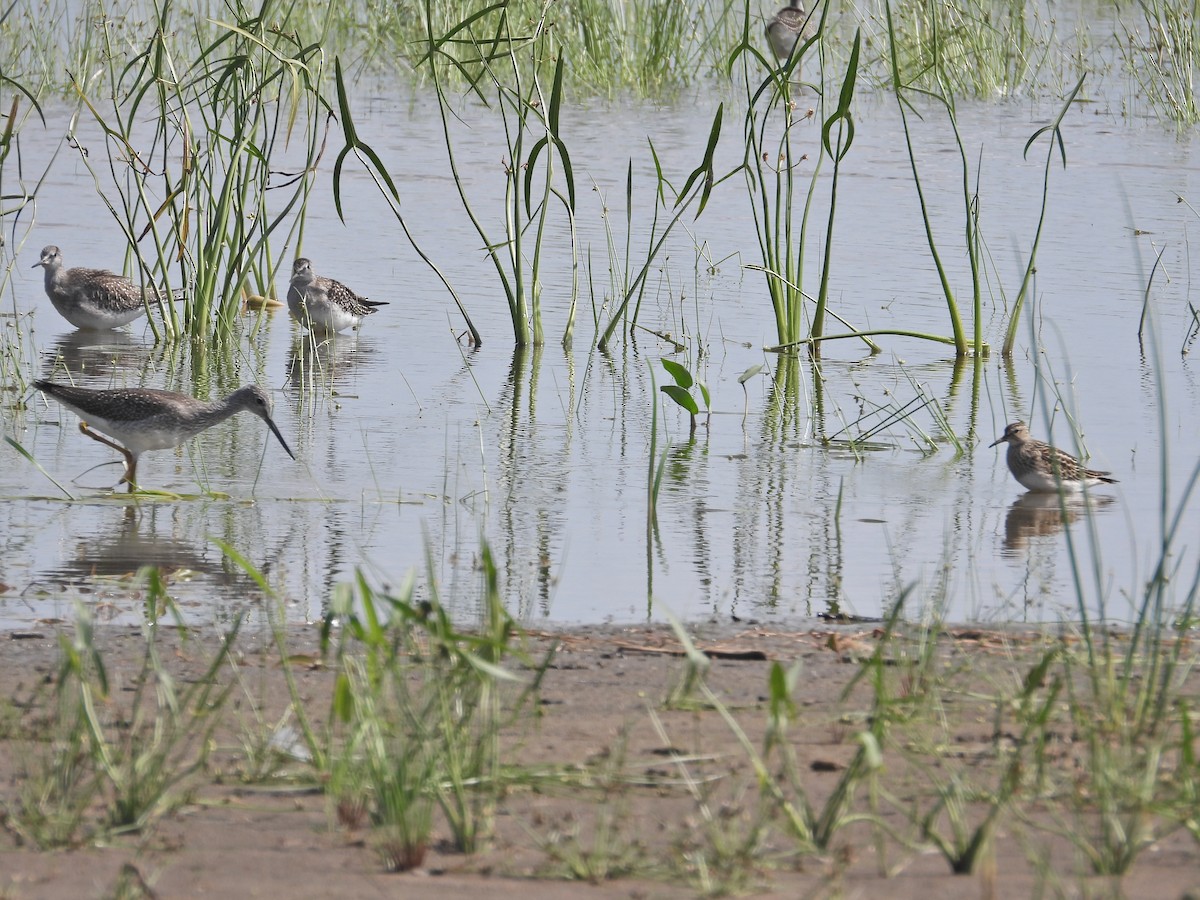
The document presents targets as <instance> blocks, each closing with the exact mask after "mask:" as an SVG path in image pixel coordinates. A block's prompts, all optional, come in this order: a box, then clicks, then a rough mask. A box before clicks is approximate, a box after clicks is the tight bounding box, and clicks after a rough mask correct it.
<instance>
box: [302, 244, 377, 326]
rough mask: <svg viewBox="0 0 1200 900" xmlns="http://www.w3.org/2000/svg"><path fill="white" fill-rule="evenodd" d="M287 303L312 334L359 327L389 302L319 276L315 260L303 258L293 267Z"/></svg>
mask: <svg viewBox="0 0 1200 900" xmlns="http://www.w3.org/2000/svg"><path fill="white" fill-rule="evenodd" d="M287 301H288V309H289V310H291V313H292V315H293V316H294V317H295V319H296V321H297V322H299V323H300V324H301V325H303V326H304V327H306V328H307V329H308V330H309V331H314V332H319V333H320V332H324V333H326V334H332V333H334V332H338V331H345V330H346V329H347V328H354V327H357V325H358V323H359V322H361V321H362V320H363V317H364V316H369V315H371V314H372V313H374V312H377V311H378V310H377V309H376V307H379V306H387V305H388V304H387V301H386V300H368V299H367V298H366V297H360V296H359V295H358V294H356V293H355V292H354V291H352V290H350V288H348V287H346V285H344V284H342V283H341V282H340V281H334V280H333V279H332V278H325V277H324V276H322V275H318V274H317V273H316V272H315V271H313V264H312V260H310V259H307V258H306V257H303V256H301V257H300V258H298V259H297V260H296V261H295V263H293V264H292V282H291V285H290V286H289V287H288V294H287Z"/></svg>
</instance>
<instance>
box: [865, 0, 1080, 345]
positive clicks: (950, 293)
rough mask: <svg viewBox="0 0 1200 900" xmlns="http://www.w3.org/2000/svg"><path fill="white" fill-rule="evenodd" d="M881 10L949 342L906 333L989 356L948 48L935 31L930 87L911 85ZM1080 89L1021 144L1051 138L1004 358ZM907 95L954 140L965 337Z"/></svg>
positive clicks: (973, 200) (972, 199)
mask: <svg viewBox="0 0 1200 900" xmlns="http://www.w3.org/2000/svg"><path fill="white" fill-rule="evenodd" d="M885 11H886V14H887V25H888V41H889V46H890V48H891V59H892V89H893V91H894V92H895V95H896V103H897V106H898V107H899V110H900V119H901V123H902V125H903V128H904V141H905V147H906V149H907V151H908V158H909V163H910V166H911V169H912V174H913V184H914V186H915V187H916V190H917V199H918V201H919V203H920V207H921V221H922V225H923V227H924V232H925V239H926V243H927V245H928V247H929V254H930V257H931V259H932V260H933V264H934V267H935V268H936V270H937V273H938V281H939V283H940V285H941V288H942V293H943V296H944V297H945V301H946V310H947V314H948V316H949V320H950V331H951V336H950V337H943V336H939V335H934V334H928V333H913V332H909V333H908V334H909V336H911V337H919V338H922V339H925V340H931V341H938V342H941V343H947V344H953V346H954V350H955V355H956V356H958V357H960V358H961V357H965V356H976V357H978V356H986V355H987V354H988V352H989V351H990V347H989V345H988V343H987V342H986V340H985V339H984V335H983V324H984V316H983V299H984V298H983V266H984V260H985V258H986V256H985V252H984V247H983V240H982V236H981V233H980V228H979V221H980V205H981V199H980V197H979V185H978V180H977V179H978V175H976V181H975V183H974V184H972V175H971V164H970V162H969V160H968V158H967V151H966V146H965V144H964V142H963V136H962V132H961V131H960V130H959V126H958V114H957V109H956V106H955V93H954V87H953V81H952V79H951V78H950V76H949V75H948V74H947V73H946V63H945V60H946V54H947V53H949V51H950V48H948V47H946V46H943V45H942V44H940V43H939V42H938V40H937V31H936V30H935V32H934V37H933V39H932V41H931V43H930V47H929V52H930V54H931V60H930V65H929V69H928V71H925V70H922V78H928V79H932V82H933V85H934V86H933V87H931V88H925V87H921V86H919V85H918V84H916V83H915V82H914V80H911V79H910V78H909V77H906V76H904V75H902V73H901V66H900V59H901V50H900V47H899V38H898V35H897V27H896V21H895V19H894V18H893V14H892V6H891V4H890V3H888V4H886V6H885ZM1082 86H1083V79H1082V78H1080V80H1079V81H1078V82H1076V84H1075V87H1074V88H1073V89H1072V90H1071V91H1070V92H1068V94H1067V97H1066V100H1065V102H1064V103H1063V105H1062V107H1061V108H1060V109H1059V112H1058V115H1057V116H1056V117H1055V119H1054V121H1053V122H1052V123H1051V124H1049V125H1047V126H1045V127H1043V128H1040V129H1038V131H1036V132H1035V133H1034V134H1033V136H1032V137H1031V138H1030V139H1029V141H1028V142H1027V143H1026V145H1025V152H1026V153H1028V152H1029V149H1030V147H1032V146H1033V144H1034V143H1035V142H1036V141H1037V140H1038V138H1040V137H1041V136H1042V135H1044V134H1049V135H1050V143H1049V148H1048V153H1047V158H1046V166H1045V172H1044V176H1043V180H1042V203H1041V212H1040V215H1039V218H1038V223H1037V229H1036V231H1035V234H1034V238H1033V241H1032V245H1031V248H1030V251H1029V259H1028V260H1027V262H1026V266H1025V272H1024V276H1023V278H1022V281H1021V286H1020V289H1019V291H1018V293H1017V297H1016V299H1015V301H1014V304H1013V309H1012V316H1011V319H1010V322H1009V326H1008V330H1007V334H1006V336H1005V341H1004V349H1003V352H1004V354H1005V355H1006V356H1007V355H1008V354H1010V353H1011V352H1012V348H1013V344H1014V341H1015V335H1016V330H1017V326H1018V323H1019V321H1020V313H1021V309H1022V307H1023V305H1024V301H1025V298H1026V296H1027V295H1028V291H1029V289H1030V286H1031V284H1032V279H1033V274H1034V272H1035V271H1036V259H1037V249H1038V246H1039V243H1040V241H1041V237H1042V229H1043V227H1044V225H1045V221H1046V211H1047V207H1048V203H1049V196H1050V171H1051V163H1052V161H1053V158H1054V150H1055V149H1056V148H1057V150H1058V151H1059V155H1060V157H1061V159H1062V163H1063V165H1064V167H1065V166H1066V149H1065V145H1064V142H1063V137H1062V130H1061V127H1062V122H1063V119H1064V117H1065V116H1066V113H1067V110H1068V109H1069V108H1070V106H1071V104H1072V103H1073V102H1074V100H1075V98H1076V96H1078V94H1079V90H1080V88H1081V87H1082ZM910 95H915V96H917V97H923V98H926V99H929V100H932V101H934V103H935V104H936V105H937V106H939V107H941V108H942V109H943V110H944V111H945V113H946V118H947V121H948V123H949V125H950V129H951V131H952V133H953V135H954V144H955V147H956V149H957V151H958V159H959V164H960V172H961V181H962V187H961V190H962V202H963V243H964V246H965V248H966V254H967V260H968V263H969V265H970V273H971V274H970V287H971V321H972V330H971V333H970V335H968V333H967V329H966V327H965V326H964V324H963V317H962V313H961V312H960V309H959V303H958V297H957V294H956V291H955V289H954V287H953V285H952V284H951V280H950V276H949V274H948V272H947V271H946V267H945V264H944V263H943V261H942V254H941V252H940V251H939V249H938V243H937V239H936V237H935V235H934V226H933V222H932V220H931V217H930V212H929V206H928V203H927V202H926V198H925V188H924V186H923V184H922V181H921V173H920V170H919V169H918V166H917V149H916V146H915V145H914V142H913V133H912V128H911V127H910V122H909V115H910V114H913V115H916V116H918V117H919V116H920V113H919V112H918V111H917V109H916V107H915V106H914V105H913V101H912V99H910Z"/></svg>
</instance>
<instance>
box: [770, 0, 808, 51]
mask: <svg viewBox="0 0 1200 900" xmlns="http://www.w3.org/2000/svg"><path fill="white" fill-rule="evenodd" d="M812 36H813V26H812V21H811V17H810V16H809V15H807V14H806V13H805V12H804V6H803V4H802V3H801V2H800V0H788V5H787V6H785V7H784V8H783V9H781V10H779V12H777V13H775V15H774V16H773V17H772V18H771V20H770V21H769V22H767V40H768V41H770V42H771V50H772V52H774V54H775V57H776V58H777V59H779V60H786V59H789V58H790V57H791V55H792V51H793V50H794V49H795V47H796V44H797V43H800V42H803V41H807V40H808V39H809V38H810V37H812Z"/></svg>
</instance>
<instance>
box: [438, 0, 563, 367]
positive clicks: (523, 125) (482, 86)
mask: <svg viewBox="0 0 1200 900" xmlns="http://www.w3.org/2000/svg"><path fill="white" fill-rule="evenodd" d="M423 12H424V21H425V25H426V34H425V41H426V47H427V51H426V53H425V55H424V57H423V58H422V61H421V64H422V65H423V66H424V68H425V70H426V71H427V72H428V74H429V76H430V78H431V80H432V82H433V86H434V90H435V91H436V93H437V98H438V111H439V113H440V115H441V121H442V138H443V141H444V143H445V147H446V153H447V156H448V158H449V163H450V170H451V174H452V176H453V178H454V184H455V188H456V190H457V191H458V196H459V199H460V201H461V202H462V205H463V208H464V210H465V211H466V213H467V216H468V217H469V218H470V220H471V224H472V226H473V227H474V228H475V231H476V233H477V234H478V235H479V237H480V239H481V240H482V242H483V246H484V251H485V252H486V254H487V256H488V258H489V260H490V261H491V263H492V266H493V267H494V268H495V270H496V276H497V278H498V279H499V281H500V285H501V287H502V289H503V291H504V296H505V299H506V300H507V303H508V311H509V316H510V318H511V320H512V327H513V340H514V342H515V343H516V344H517V345H518V346H525V345H528V344H535V345H536V344H542V343H543V342H544V339H545V336H544V330H543V323H542V311H541V297H542V254H543V252H544V251H549V249H550V244H551V241H553V240H554V238H555V236H556V235H557V233H558V231H559V229H560V228H562V230H563V231H564V232H565V233H566V234H567V235H568V243H569V248H570V252H571V254H572V256H573V257H574V258H576V260H577V256H576V239H575V177H574V171H573V168H572V165H571V157H570V154H569V152H568V151H567V146H566V143H565V142H564V141H563V139H562V135H561V131H560V123H559V114H560V112H561V109H562V102H563V73H564V71H565V69H564V66H565V62H564V60H563V59H562V58H561V57H560V58H559V59H558V62H557V64H556V65H555V68H554V72H553V76H552V79H551V80H550V82H549V84H547V83H546V80H545V79H544V77H543V75H542V73H541V71H540V70H539V68H538V67H537V66H536V65H535V66H531V67H528V68H527V67H526V63H527V62H528V60H530V59H538V58H540V57H541V56H542V55H543V54H545V53H546V52H547V51H548V38H547V28H548V27H549V23H548V22H547V20H546V12H547V11H546V10H543V11H542V14H541V15H540V16H539V17H537V18H536V19H534V20H532V21H531V22H529V23H528V25H527V26H526V23H523V22H515V21H514V20H513V19H512V17H511V16H510V15H509V10H508V5H507V4H506V3H503V2H500V3H493V4H489V5H488V6H486V7H485V8H483V9H482V10H480V11H478V12H476V13H474V14H473V15H471V16H469V17H468V18H466V19H463V20H461V21H458V22H456V23H454V24H453V25H451V26H450V28H449V30H447V31H445V32H441V31H436V30H435V27H434V21H435V17H434V3H433V0H425V4H424V10H423ZM464 54H465V55H466V58H465V59H463V58H460V57H462V56H463V55H464ZM447 71H455V72H457V73H458V74H460V75H461V76H462V77H463V78H464V79H465V80H466V83H467V86H468V91H469V93H470V95H472V96H473V97H474V98H475V99H477V100H478V101H479V103H480V104H482V105H483V107H484V108H487V109H492V110H494V112H495V113H496V114H497V115H498V116H499V117H500V121H501V126H502V128H503V131H504V135H505V146H506V148H507V158H506V159H505V161H504V162H503V179H504V220H503V233H504V236H503V238H501V239H499V240H497V239H493V238H492V237H491V236H490V235H489V232H488V230H487V228H485V226H484V222H483V219H482V217H481V215H480V214H479V213H477V212H476V209H475V206H474V205H473V203H472V201H471V199H470V198H469V197H468V194H467V188H466V185H465V184H464V177H463V174H462V172H460V170H459V164H458V159H457V157H456V155H455V150H454V138H453V135H452V125H451V118H452V117H453V116H454V115H455V113H454V110H453V106H454V102H453V100H452V98H451V97H450V96H449V94H448V93H447V89H448V86H447V84H446V73H447ZM539 162H540V166H539ZM563 226H565V228H563ZM573 268H577V267H573ZM576 299H577V283H576V284H573V285H572V288H571V289H570V294H569V306H570V310H569V312H568V315H567V322H566V324H565V326H564V328H563V334H562V340H563V342H564V344H569V343H570V342H571V338H572V334H573V328H574V310H575V301H576Z"/></svg>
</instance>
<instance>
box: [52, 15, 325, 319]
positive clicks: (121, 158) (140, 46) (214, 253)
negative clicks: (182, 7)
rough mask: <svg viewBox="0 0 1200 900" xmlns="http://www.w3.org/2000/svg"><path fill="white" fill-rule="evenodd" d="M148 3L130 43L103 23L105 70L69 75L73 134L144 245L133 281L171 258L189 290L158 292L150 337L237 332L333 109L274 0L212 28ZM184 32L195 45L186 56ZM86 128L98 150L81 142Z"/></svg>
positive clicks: (147, 281)
mask: <svg viewBox="0 0 1200 900" xmlns="http://www.w3.org/2000/svg"><path fill="white" fill-rule="evenodd" d="M155 12H156V20H155V22H154V28H153V29H152V31H151V32H150V34H149V36H148V37H146V38H145V39H144V40H137V41H134V42H133V43H132V45H130V46H121V45H120V44H119V42H118V41H119V38H118V36H116V35H115V34H114V33H113V32H112V30H111V29H104V30H103V31H102V40H103V41H104V47H103V53H102V59H103V62H104V65H103V66H101V67H100V68H99V69H98V70H96V71H92V72H90V73H89V74H86V75H85V74H82V73H80V74H79V75H78V76H77V77H75V78H73V79H72V86H73V89H74V91H75V93H76V95H77V96H78V99H79V102H80V113H77V116H76V119H75V121H73V124H72V127H71V130H70V134H69V141H70V143H71V145H72V146H73V147H74V148H75V149H77V150H78V151H79V160H80V163H81V165H83V166H84V167H85V168H86V169H87V170H88V171H89V172H90V174H91V176H92V179H93V181H94V184H95V189H96V191H97V193H98V194H99V195H100V197H101V198H102V199H103V201H104V202H105V204H106V205H107V206H108V209H109V211H110V213H111V214H112V217H113V219H114V221H115V222H116V224H117V226H118V227H119V228H120V229H121V231H122V232H123V233H124V235H125V237H126V239H127V241H128V244H129V246H130V248H135V247H139V246H146V245H147V244H148V245H149V250H147V251H141V252H139V253H137V254H136V258H134V259H133V260H132V263H133V269H134V270H135V277H140V278H141V279H142V280H143V284H144V285H147V286H150V285H153V284H156V283H162V282H165V281H168V280H169V277H168V276H169V273H170V272H171V271H172V268H173V267H177V271H178V278H179V279H180V280H182V282H183V285H184V286H185V287H186V299H185V302H184V304H183V305H182V312H181V313H180V312H179V311H178V310H177V308H176V305H175V304H172V303H169V302H164V301H163V300H161V299H159V301H158V305H159V307H160V309H159V314H160V317H161V318H162V319H163V325H162V328H163V332H162V334H160V332H159V326H158V323H157V321H156V320H155V317H153V316H152V317H151V322H152V324H153V327H154V328H155V334H156V336H167V337H173V336H175V335H178V334H182V333H184V332H186V333H188V334H189V335H190V336H192V337H194V338H202V339H205V340H207V339H208V338H209V337H210V335H211V334H212V333H213V329H216V332H218V333H220V334H223V335H227V334H229V332H230V331H231V330H232V328H233V325H234V321H235V319H236V316H237V314H238V311H239V309H240V300H241V296H242V293H243V290H244V289H245V288H247V286H249V287H250V288H251V293H256V294H261V295H264V296H265V295H270V294H271V293H272V289H271V286H270V285H271V283H272V282H273V280H274V275H275V271H276V268H277V267H278V261H276V260H275V259H274V258H273V257H272V255H271V246H272V238H273V237H275V236H276V232H278V231H282V232H287V231H289V230H290V229H295V228H297V227H298V225H299V224H300V222H302V220H303V215H302V212H303V209H304V205H305V203H306V201H307V197H308V192H309V189H310V186H311V180H312V177H313V170H314V167H315V165H316V163H317V161H318V160H319V159H320V156H321V152H322V149H323V145H324V139H325V131H324V119H325V117H326V114H327V113H328V111H329V104H328V103H327V102H326V101H325V99H324V98H323V96H322V90H323V83H324V54H323V53H322V50H321V47H320V45H319V44H307V43H304V42H303V40H302V39H301V38H300V37H299V35H298V34H297V32H295V31H293V30H290V29H289V28H288V24H289V20H288V15H287V9H286V7H285V5H284V4H282V3H274V2H272V0H268V2H267V3H265V4H263V5H262V6H261V7H259V8H256V9H252V8H250V7H248V6H246V5H244V4H241V3H236V4H233V5H230V6H228V7H227V8H226V9H225V10H224V11H223V13H222V14H221V17H220V18H219V19H217V20H214V21H213V22H211V23H210V22H207V21H204V22H201V21H200V20H196V21H193V22H191V23H189V22H188V21H186V17H184V16H180V18H175V15H176V14H175V12H174V10H173V7H172V6H171V5H170V4H164V5H162V6H161V7H158V8H157V9H156V11H155ZM179 31H187V32H189V33H190V34H191V35H193V36H194V38H195V40H196V46H193V47H191V48H189V49H187V51H186V52H181V50H180V48H179V47H178V46H177V45H176V43H175V39H174V37H173V36H174V35H175V34H176V33H177V32H179ZM81 116H82V117H83V118H85V119H88V120H90V122H89V125H88V126H87V127H86V128H81V127H80V124H79V118H80V117H81ZM92 128H95V129H97V130H98V131H99V134H100V135H101V136H102V138H101V139H102V142H103V152H96V151H97V148H95V147H90V146H89V144H90V143H91V140H92V138H91V137H90V135H91V134H92V133H93V132H92V131H91V129H92ZM284 159H288V160H289V163H288V164H285V163H284V162H283V160H284ZM285 165H286V167H287V168H286V169H284V171H282V172H281V171H280V170H281V168H282V167H284V166H285ZM160 297H161V295H160Z"/></svg>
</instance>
